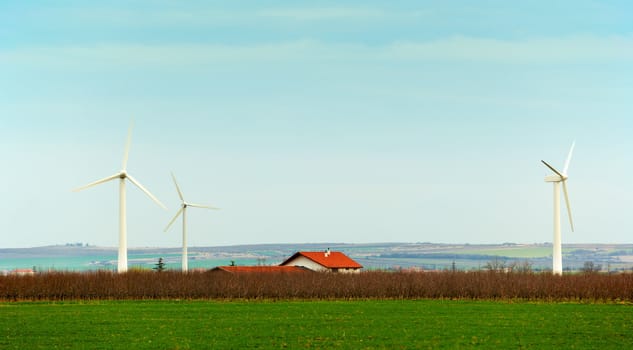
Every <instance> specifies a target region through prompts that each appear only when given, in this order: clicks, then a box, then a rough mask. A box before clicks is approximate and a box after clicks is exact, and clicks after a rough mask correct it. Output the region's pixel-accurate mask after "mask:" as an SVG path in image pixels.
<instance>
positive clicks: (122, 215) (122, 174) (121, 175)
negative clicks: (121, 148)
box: [73, 124, 167, 273]
mask: <svg viewBox="0 0 633 350" xmlns="http://www.w3.org/2000/svg"><path fill="white" fill-rule="evenodd" d="M131 141H132V124H130V128H129V130H128V135H127V143H126V145H125V152H124V153H123V167H122V169H121V171H119V172H118V173H116V174H114V175H111V176H108V177H106V178H104V179H101V180H97V181H95V182H92V183H89V184H87V185H85V186H82V187H78V188H76V189H74V190H73V191H74V192H78V191H81V190H85V189H87V188H90V187H93V186H96V185H99V184H102V183H104V182H108V181H111V180H114V179H119V255H118V260H117V272H119V273H123V272H126V271H127V220H126V205H125V204H126V199H125V180H126V179H127V180H129V181H130V182H131V183H133V184H134V185H135V186H136V187H138V188H140V189H141V191H143V192H144V193H145V194H146V195H147V196H148V197H149V198H150V199H152V200H153V201H154V202H156V204H158V205H159V206H161V207H162V208H164V209H167V208H166V207H165V206H164V205H163V203H161V202H160V201H159V200H158V199H157V198H156V197H154V195H153V194H151V193H150V192H149V191H148V190H147V189H146V188H145V187H143V185H141V183H140V182H138V181H137V180H135V179H134V178H133V177H132V175H130V174H128V172H127V170H126V169H127V160H128V156H129V153H130V143H131Z"/></svg>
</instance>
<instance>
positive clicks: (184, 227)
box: [165, 173, 218, 272]
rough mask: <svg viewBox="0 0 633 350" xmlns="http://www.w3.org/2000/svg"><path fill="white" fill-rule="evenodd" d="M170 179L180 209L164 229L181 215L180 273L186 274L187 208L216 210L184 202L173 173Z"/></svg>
mask: <svg viewBox="0 0 633 350" xmlns="http://www.w3.org/2000/svg"><path fill="white" fill-rule="evenodd" d="M171 178H172V179H174V184H175V185H176V191H178V196H179V197H180V202H181V206H180V209H179V210H178V211H177V212H176V215H175V216H174V218H173V219H171V221H170V222H169V224H167V227H165V232H167V230H169V227H171V224H173V223H174V221H176V219H177V218H178V216H179V215H180V214H182V271H183V272H187V270H188V264H187V259H188V253H187V219H186V218H187V207H195V208H206V209H218V208H215V207H210V206H207V205H200V204H194V203H188V202H186V201H185V198H184V197H183V195H182V192H181V191H180V187H179V186H178V182H177V181H176V177H175V176H174V173H172V174H171Z"/></svg>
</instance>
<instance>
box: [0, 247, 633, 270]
mask: <svg viewBox="0 0 633 350" xmlns="http://www.w3.org/2000/svg"><path fill="white" fill-rule="evenodd" d="M328 248H330V249H331V250H334V251H342V252H344V253H346V254H347V255H349V256H351V257H352V258H354V259H355V260H357V261H358V262H359V263H361V264H362V265H363V266H365V268H366V269H409V268H415V269H424V270H443V269H458V270H473V269H483V268H486V267H487V266H489V265H490V263H491V262H494V263H495V264H503V265H505V266H510V265H513V264H514V265H518V264H521V265H523V266H528V265H529V266H530V268H531V269H533V270H535V271H542V270H548V269H550V268H551V254H552V253H551V252H552V246H551V244H549V243H543V244H515V243H505V244H496V245H495V244H442V243H430V242H425V243H401V242H400V243H368V244H353V243H301V244H286V243H284V244H253V245H235V246H219V247H190V248H189V256H190V259H191V260H192V264H193V266H194V267H199V268H212V267H215V266H218V265H228V264H229V263H231V262H233V263H238V264H241V265H256V264H257V265H274V264H278V263H280V262H281V261H283V260H284V259H286V258H287V257H288V256H290V255H292V254H293V253H295V252H297V251H320V250H323V251H325V250H326V249H328ZM180 251H181V248H179V247H174V248H152V247H141V248H131V249H129V250H128V254H129V256H130V264H131V265H137V266H140V267H147V266H151V265H152V264H154V263H155V261H156V260H157V259H158V258H159V257H162V258H164V259H165V261H166V262H167V264H168V267H169V266H171V267H172V268H178V266H179V259H180ZM116 255H117V248H116V247H96V246H87V245H83V244H66V245H55V246H45V247H34V248H9V249H0V270H10V269H13V268H18V267H20V268H26V267H33V266H36V267H37V266H39V267H40V268H41V269H50V268H54V269H68V270H90V269H98V268H113V265H114V264H113V262H115V261H116ZM588 263H591V266H593V267H594V268H596V269H599V270H604V271H606V270H609V271H616V270H619V271H621V270H633V245H632V244H620V245H619V244H566V245H563V265H564V267H565V268H566V269H570V270H580V269H583V268H584V267H585V266H586V265H587V264H588Z"/></svg>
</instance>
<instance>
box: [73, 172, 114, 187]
mask: <svg viewBox="0 0 633 350" xmlns="http://www.w3.org/2000/svg"><path fill="white" fill-rule="evenodd" d="M120 176H121V173H116V174H114V175H112V176H108V177H106V178H105V179H101V180H97V181H95V182H91V183H89V184H87V185H85V186H81V187H77V188H75V189H73V192H79V191H81V190H85V189H86V188H89V187H92V186H97V185H99V184H102V183H104V182H108V181H110V180H114V179H116V178H118V177H120Z"/></svg>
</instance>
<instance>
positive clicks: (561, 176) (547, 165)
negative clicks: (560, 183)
mask: <svg viewBox="0 0 633 350" xmlns="http://www.w3.org/2000/svg"><path fill="white" fill-rule="evenodd" d="M541 162H543V164H545V166H546V167H548V168H550V170H552V171H553V172H555V173H556V175H558V176H560V178H561V179H562V178H564V176H563V174H561V173H560V172H558V170H556V169H554V167H553V166H551V165H549V164H547V162H546V161H544V160H541Z"/></svg>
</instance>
